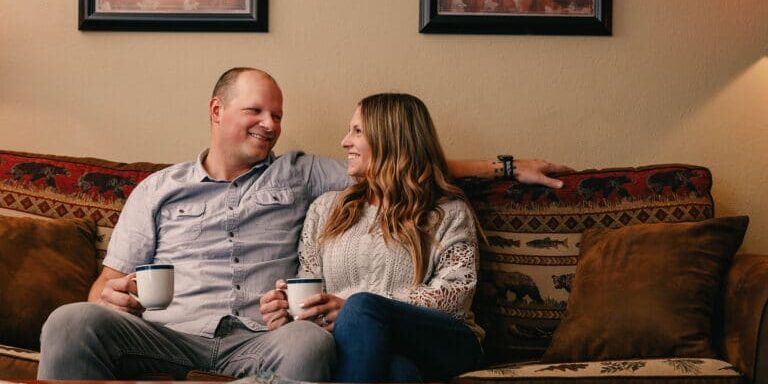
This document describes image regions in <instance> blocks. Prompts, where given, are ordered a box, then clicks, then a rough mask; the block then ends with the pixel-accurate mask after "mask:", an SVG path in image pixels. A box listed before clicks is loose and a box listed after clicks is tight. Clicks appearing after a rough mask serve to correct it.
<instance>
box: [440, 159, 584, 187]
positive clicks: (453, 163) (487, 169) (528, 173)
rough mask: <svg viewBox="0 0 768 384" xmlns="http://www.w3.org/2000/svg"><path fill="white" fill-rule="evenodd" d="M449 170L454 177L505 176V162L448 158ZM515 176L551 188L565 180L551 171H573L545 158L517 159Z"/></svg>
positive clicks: (560, 184) (520, 180) (527, 182)
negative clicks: (552, 174) (556, 177)
mask: <svg viewBox="0 0 768 384" xmlns="http://www.w3.org/2000/svg"><path fill="white" fill-rule="evenodd" d="M447 162H448V172H449V173H450V174H451V176H453V177H454V178H461V177H470V176H474V177H481V178H485V179H493V178H501V177H503V176H504V163H503V162H501V161H493V160H448V161H447ZM513 164H514V167H513V168H514V170H513V177H514V179H515V180H517V181H519V182H521V183H524V184H541V185H544V186H547V187H550V188H561V187H562V186H563V182H562V181H560V180H558V179H554V178H551V177H549V176H547V175H548V174H551V173H558V172H573V169H572V168H570V167H566V166H564V165H559V164H554V163H550V162H548V161H544V160H515V161H514V162H513Z"/></svg>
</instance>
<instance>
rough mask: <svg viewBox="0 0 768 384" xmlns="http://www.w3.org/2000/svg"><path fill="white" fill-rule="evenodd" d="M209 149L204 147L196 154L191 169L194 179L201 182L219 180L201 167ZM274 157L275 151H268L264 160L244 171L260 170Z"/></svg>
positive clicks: (270, 162)
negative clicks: (193, 165) (193, 166)
mask: <svg viewBox="0 0 768 384" xmlns="http://www.w3.org/2000/svg"><path fill="white" fill-rule="evenodd" d="M209 150H210V149H209V148H206V149H204V150H203V151H202V152H200V154H199V155H197V161H196V162H195V168H194V170H193V172H194V179H195V180H199V181H202V182H205V181H213V182H216V181H220V180H216V179H214V178H213V177H211V176H210V175H209V174H208V171H206V170H205V167H203V161H205V158H206V156H208V151H209ZM275 158H276V156H275V153H274V152H271V151H270V152H269V156H267V158H266V159H265V160H264V161H261V162H258V163H256V164H254V165H253V166H252V167H251V169H249V170H248V172H246V173H245V174H251V173H253V172H254V171H256V170H259V171H261V170H263V169H266V168H267V167H269V166H270V165H271V164H272V162H273V161H275ZM245 174H244V175H245Z"/></svg>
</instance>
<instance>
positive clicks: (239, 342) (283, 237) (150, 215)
mask: <svg viewBox="0 0 768 384" xmlns="http://www.w3.org/2000/svg"><path fill="white" fill-rule="evenodd" d="M282 100H283V97H282V92H281V90H280V88H279V86H278V85H277V83H276V82H275V80H274V79H273V78H272V77H271V76H270V75H269V74H267V73H265V72H263V71H260V70H257V69H254V68H233V69H231V70H229V71H227V72H225V73H224V74H223V75H222V76H221V77H220V78H219V81H218V82H217V83H216V86H215V87H214V91H213V96H212V98H211V100H210V102H209V114H210V119H211V142H210V148H209V149H207V150H205V151H203V152H202V153H201V154H200V155H199V157H198V160H197V161H196V162H188V163H182V164H177V165H175V166H172V167H169V168H166V169H164V170H162V171H159V172H157V173H155V174H153V175H151V176H150V177H148V178H147V179H145V180H144V181H142V182H141V183H140V184H139V185H138V186H137V187H136V189H135V190H134V191H133V193H132V194H131V195H130V197H129V198H128V200H127V201H126V204H125V207H124V208H123V210H122V213H121V216H120V220H119V222H118V224H117V226H116V227H115V230H114V232H113V234H112V238H111V240H110V244H109V247H108V252H107V256H106V258H105V259H104V269H103V271H102V273H101V275H100V276H99V278H98V279H97V280H96V282H94V284H93V287H92V288H91V292H90V295H89V298H88V301H89V303H76V304H70V305H66V306H63V307H61V308H59V309H57V310H56V311H54V312H53V313H52V314H51V316H50V317H49V319H48V321H47V322H46V324H45V325H44V327H43V332H42V335H41V357H40V368H39V371H38V378H39V379H118V378H119V379H128V378H136V377H141V376H146V375H151V374H154V375H157V374H165V375H170V376H172V377H174V378H177V379H180V378H183V377H184V376H185V375H186V374H187V372H188V371H190V370H192V369H198V370H204V371H209V372H215V373H220V374H225V375H231V376H236V377H241V376H247V375H253V374H257V373H259V372H266V371H272V372H275V373H277V374H278V375H281V376H284V377H287V378H291V379H296V380H306V381H324V380H328V378H329V377H330V370H331V367H332V366H333V364H334V362H335V361H334V360H335V349H334V348H335V347H334V342H333V338H332V336H331V335H330V334H329V333H328V332H326V331H325V330H324V329H323V328H321V327H319V326H317V325H315V324H313V323H311V322H308V321H296V322H292V323H290V324H288V325H285V326H283V327H280V328H279V329H277V330H274V331H270V332H267V327H266V326H265V325H264V324H263V323H262V320H261V314H260V312H259V299H260V297H261V295H262V294H263V293H265V292H267V291H269V290H270V289H271V288H272V285H273V284H274V281H276V280H277V279H280V278H285V277H290V276H293V275H294V274H295V273H296V266H297V256H296V244H297V241H298V237H299V234H300V231H301V227H302V222H303V219H304V215H305V213H306V209H307V207H308V206H309V204H310V203H311V202H312V200H314V198H315V197H317V196H319V195H321V194H322V193H324V192H326V191H330V190H340V189H343V188H344V187H345V186H346V185H347V184H348V183H349V181H350V180H349V179H348V176H347V174H346V167H345V166H344V164H343V163H342V162H339V161H335V160H331V159H326V158H322V157H317V156H312V155H305V154H303V153H301V152H290V153H288V154H285V155H283V156H280V157H275V156H274V154H273V153H272V148H273V147H274V145H275V143H276V142H277V139H278V137H279V136H280V132H281V126H280V121H281V119H282V115H283V110H282ZM510 165H511V164H510V163H507V167H506V172H507V174H509V173H510V172H511V171H512V168H511V167H510ZM514 165H515V167H516V169H515V170H514V171H515V176H516V177H518V179H519V180H520V181H522V182H538V183H549V185H552V186H554V187H559V186H560V185H561V183H560V181H558V180H555V179H549V178H547V177H546V176H545V175H544V173H546V172H557V171H562V170H567V169H568V168H566V167H561V166H556V165H553V164H550V163H547V162H544V161H539V160H532V161H515V162H514ZM451 167H452V173H454V176H463V175H465V174H468V173H469V174H475V175H480V176H488V177H490V176H493V175H494V172H498V169H499V168H500V167H501V165H500V164H498V163H494V162H485V161H475V162H454V163H452V165H451ZM502 168H503V167H502ZM153 263H155V264H158V263H164V264H173V265H174V266H175V278H176V284H175V293H174V299H173V302H172V303H171V304H170V306H168V308H166V309H164V310H157V311H145V310H144V308H143V307H142V306H141V305H140V304H139V303H138V302H137V301H136V299H135V298H134V297H133V296H131V293H133V294H135V293H136V286H135V282H133V281H132V278H133V277H134V274H133V273H132V272H133V270H134V268H135V267H136V266H138V265H142V264H153Z"/></svg>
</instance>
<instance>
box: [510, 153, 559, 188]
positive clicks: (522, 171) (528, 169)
mask: <svg viewBox="0 0 768 384" xmlns="http://www.w3.org/2000/svg"><path fill="white" fill-rule="evenodd" d="M514 165H515V171H514V177H515V180H517V181H519V182H521V183H523V184H541V185H544V186H547V187H549V188H555V189H559V188H562V187H563V182H562V181H561V180H558V179H553V178H551V177H549V176H547V175H548V174H551V173H558V172H573V169H572V168H570V167H566V166H564V165H559V164H553V163H550V162H548V161H544V160H515V161H514Z"/></svg>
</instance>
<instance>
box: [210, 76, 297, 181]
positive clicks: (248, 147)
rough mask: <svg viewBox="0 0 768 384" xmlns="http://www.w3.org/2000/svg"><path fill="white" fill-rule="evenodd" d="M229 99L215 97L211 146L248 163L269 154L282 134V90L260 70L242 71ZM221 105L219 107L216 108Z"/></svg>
mask: <svg viewBox="0 0 768 384" xmlns="http://www.w3.org/2000/svg"><path fill="white" fill-rule="evenodd" d="M228 99H229V100H228V101H224V100H218V99H217V98H214V100H212V115H211V118H212V121H213V122H214V123H218V124H214V129H213V132H212V140H213V142H214V144H213V145H212V147H216V148H219V149H220V150H221V151H222V152H223V153H224V154H225V156H226V157H227V158H228V160H229V161H230V162H233V163H236V164H238V165H240V166H243V167H249V166H251V165H253V164H255V163H258V162H260V161H263V160H265V159H266V158H267V156H269V153H270V151H272V148H274V146H275V143H276V142H277V139H278V138H279V137H280V132H281V129H282V128H281V126H280V121H281V120H282V117H283V94H282V92H281V91H280V88H279V87H278V86H277V84H275V82H274V81H272V79H270V78H268V77H266V76H264V75H262V74H260V73H259V72H255V71H249V72H243V73H241V74H240V75H239V76H238V78H237V81H236V82H235V85H234V86H233V89H232V91H231V92H230V95H229V97H228ZM217 108H218V109H217Z"/></svg>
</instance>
